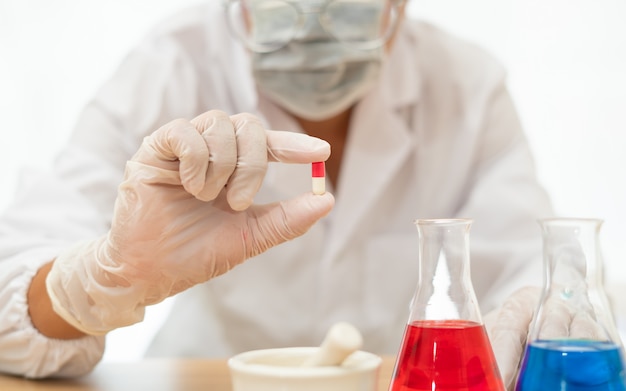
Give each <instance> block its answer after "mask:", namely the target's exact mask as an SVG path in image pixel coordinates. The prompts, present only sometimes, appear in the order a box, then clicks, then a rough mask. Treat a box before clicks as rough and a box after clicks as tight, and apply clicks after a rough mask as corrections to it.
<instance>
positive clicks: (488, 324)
mask: <svg viewBox="0 0 626 391" xmlns="http://www.w3.org/2000/svg"><path fill="white" fill-rule="evenodd" d="M552 291H553V292H555V294H552V295H549V296H548V297H547V298H546V299H545V301H544V302H543V304H542V311H541V313H542V315H540V319H539V321H536V320H535V319H534V317H535V316H537V314H536V313H535V311H536V310H537V308H538V306H539V302H540V300H541V293H542V289H540V288H539V287H525V288H522V289H520V290H518V291H516V292H515V293H513V294H512V295H511V296H509V298H507V299H506V301H505V302H504V304H503V305H502V307H500V308H499V309H497V310H494V311H492V312H490V313H489V314H487V315H486V316H485V318H484V321H485V328H486V329H487V333H488V334H489V339H490V341H491V345H492V348H493V350H494V354H495V356H496V360H497V362H498V367H499V368H500V373H501V375H502V378H503V380H504V384H505V385H506V386H507V389H508V390H513V389H514V388H515V382H516V380H517V376H518V370H519V366H520V364H521V360H522V357H523V354H524V351H525V350H526V344H527V342H528V341H527V340H528V334H529V332H530V327H531V323H532V324H534V323H536V324H534V327H536V328H537V329H538V331H537V335H536V338H538V339H542V340H550V339H562V338H573V339H588V340H604V339H606V338H607V335H606V331H605V330H603V329H602V327H601V326H600V324H599V323H598V322H597V321H596V320H595V318H596V316H595V315H594V309H593V307H592V305H591V303H590V301H589V298H588V297H587V296H586V295H577V296H574V297H569V298H567V299H564V298H563V297H564V296H562V295H561V294H560V292H561V291H562V289H560V288H559V286H558V285H555V284H553V285H552Z"/></svg>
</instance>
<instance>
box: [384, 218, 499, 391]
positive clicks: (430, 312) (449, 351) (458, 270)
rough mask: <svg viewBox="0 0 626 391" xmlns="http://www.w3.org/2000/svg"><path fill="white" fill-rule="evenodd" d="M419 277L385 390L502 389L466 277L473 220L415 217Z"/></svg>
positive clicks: (496, 390)
mask: <svg viewBox="0 0 626 391" xmlns="http://www.w3.org/2000/svg"><path fill="white" fill-rule="evenodd" d="M415 224H416V226H417V232H418V238H419V279H418V285H417V288H416V290H415V295H414V296H413V300H412V301H411V306H410V315H409V320H408V322H407V326H406V329H405V331H404V336H403V340H402V343H401V346H400V350H399V352H398V356H397V360H396V364H395V368H394V373H393V377H392V380H391V385H390V386H389V391H427V390H428V391H504V390H505V388H504V384H503V382H502V377H501V376H500V372H499V370H498V366H497V363H496V360H495V356H494V354H493V350H492V348H491V343H490V342H489V339H488V337H487V333H486V331H485V327H484V325H483V322H482V318H481V316H480V309H479V307H478V302H477V300H476V295H475V293H474V288H473V286H472V281H471V278H470V256H469V231H470V227H471V224H472V221H471V220H466V219H445V220H417V221H416V222H415Z"/></svg>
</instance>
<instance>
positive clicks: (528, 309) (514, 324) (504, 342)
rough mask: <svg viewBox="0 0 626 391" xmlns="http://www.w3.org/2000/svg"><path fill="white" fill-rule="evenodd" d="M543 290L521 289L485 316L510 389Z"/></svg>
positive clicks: (493, 345) (495, 352) (488, 330)
mask: <svg viewBox="0 0 626 391" xmlns="http://www.w3.org/2000/svg"><path fill="white" fill-rule="evenodd" d="M540 293H541V291H540V289H539V288H535V287H525V288H522V289H519V290H518V291H516V292H515V293H513V294H512V295H511V296H510V297H509V298H508V299H507V300H506V301H505V303H504V304H503V305H502V307H501V308H500V309H499V310H496V311H494V312H492V313H490V314H488V315H487V316H485V327H486V328H487V332H488V334H489V338H490V340H491V344H492V347H493V351H494V355H495V356H496V361H497V362H498V367H499V369H500V373H501V375H502V378H503V380H504V384H505V385H506V386H507V388H510V387H512V386H513V385H514V383H515V377H516V374H517V368H518V365H519V360H520V358H521V356H522V353H523V351H524V348H525V346H526V338H527V336H528V330H529V327H530V323H531V321H532V319H533V315H534V312H535V308H536V307H537V303H538V302H539V296H540Z"/></svg>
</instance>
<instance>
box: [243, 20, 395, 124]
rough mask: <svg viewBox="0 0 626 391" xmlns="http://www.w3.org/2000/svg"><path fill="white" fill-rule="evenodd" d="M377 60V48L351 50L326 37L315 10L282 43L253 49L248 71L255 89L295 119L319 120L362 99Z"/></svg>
mask: <svg viewBox="0 0 626 391" xmlns="http://www.w3.org/2000/svg"><path fill="white" fill-rule="evenodd" d="M265 31H267V34H271V33H272V30H271V29H270V28H268V29H266V30H265ZM363 31H364V33H366V32H367V28H363ZM257 33H258V34H261V33H263V31H261V32H258V31H257ZM382 59H383V49H382V48H381V47H379V48H376V49H367V50H360V49H353V48H351V47H350V46H349V45H346V44H344V43H341V42H338V41H337V40H336V39H335V38H334V37H332V36H330V35H329V34H328V33H327V32H326V31H325V30H324V28H323V27H322V26H321V25H320V23H319V21H318V16H317V14H308V15H307V16H306V20H305V23H304V25H303V26H302V28H301V30H300V31H299V33H298V34H297V35H296V36H295V37H294V38H293V39H292V40H291V41H290V42H289V43H288V44H287V45H285V46H283V47H282V48H280V49H278V50H276V51H272V52H269V53H252V71H253V74H254V77H255V79H256V82H257V85H258V87H259V89H260V91H262V92H263V93H264V94H265V95H267V96H268V97H269V98H270V99H272V100H273V101H274V102H276V103H278V104H279V105H281V106H282V107H284V108H285V109H286V110H288V111H289V112H291V113H292V114H295V115H297V116H299V117H302V118H305V119H308V120H321V119H326V118H329V117H332V116H333V115H336V114H339V113H341V112H343V111H344V110H347V109H348V108H349V107H350V106H352V105H353V104H354V103H356V102H357V101H358V100H359V99H360V98H361V97H363V96H364V95H365V93H366V92H367V91H368V90H369V89H370V88H371V87H372V85H373V84H374V82H375V81H376V80H377V78H378V75H379V73H380V68H381V65H382Z"/></svg>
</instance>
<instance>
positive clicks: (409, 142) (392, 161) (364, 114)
mask: <svg viewBox="0 0 626 391" xmlns="http://www.w3.org/2000/svg"><path fill="white" fill-rule="evenodd" d="M404 44H406V42H401V41H399V42H397V45H404ZM397 49H400V48H397ZM412 52H413V51H411V50H406V48H404V49H402V50H394V52H393V53H392V54H391V56H390V58H389V61H388V62H387V63H386V64H385V66H384V67H383V72H382V74H381V82H380V83H378V85H377V86H376V87H374V89H373V90H372V91H371V92H370V93H368V95H367V96H366V97H365V98H364V99H363V100H362V101H361V102H360V103H359V105H358V106H357V107H356V108H355V112H354V113H353V118H352V124H351V129H350V135H349V139H348V144H347V148H346V151H345V155H344V157H343V162H342V168H341V173H340V183H339V186H338V192H339V193H338V194H337V196H338V197H337V203H336V205H335V208H334V211H333V217H332V219H333V222H332V225H333V228H332V229H333V235H332V238H331V239H330V242H331V243H330V246H329V247H330V249H329V252H330V253H329V254H328V255H329V257H330V259H334V258H335V257H337V256H340V254H341V251H342V250H343V248H344V246H345V245H346V244H347V243H348V242H349V241H350V240H351V239H352V238H353V235H354V234H355V233H356V232H357V231H358V229H359V227H360V226H361V225H362V224H364V223H365V222H364V217H365V216H367V214H368V212H369V211H370V210H372V209H373V208H376V207H377V205H378V204H379V203H381V202H384V192H385V191H386V189H387V185H388V183H389V182H390V181H391V179H392V178H393V177H394V176H395V175H396V174H397V173H398V171H399V170H400V168H401V167H402V164H403V163H404V162H405V161H406V159H407V157H408V155H409V153H410V152H411V150H412V149H413V148H414V146H413V140H414V137H412V136H411V131H412V130H411V125H410V122H411V119H410V113H411V112H412V110H410V107H411V106H412V105H415V104H416V101H417V99H418V95H419V80H418V77H417V72H416V70H417V64H416V61H415V59H414V58H413V57H412V56H411V53H412ZM405 53H408V54H405Z"/></svg>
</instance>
